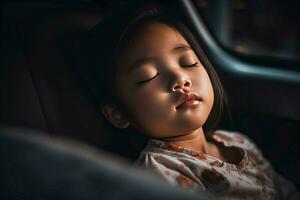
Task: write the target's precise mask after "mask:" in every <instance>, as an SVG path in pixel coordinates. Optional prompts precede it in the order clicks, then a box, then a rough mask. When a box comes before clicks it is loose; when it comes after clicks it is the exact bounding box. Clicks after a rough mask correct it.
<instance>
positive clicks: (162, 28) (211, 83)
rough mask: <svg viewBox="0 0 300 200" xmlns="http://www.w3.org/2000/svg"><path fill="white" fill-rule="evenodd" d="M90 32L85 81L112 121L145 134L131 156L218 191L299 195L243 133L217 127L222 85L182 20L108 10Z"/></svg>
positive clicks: (171, 179) (172, 180) (152, 12)
mask: <svg viewBox="0 0 300 200" xmlns="http://www.w3.org/2000/svg"><path fill="white" fill-rule="evenodd" d="M91 35H92V36H91V38H93V39H92V40H93V44H92V45H94V50H93V52H94V53H93V55H92V56H91V57H94V60H93V59H91V60H89V61H87V62H88V63H87V64H86V67H88V68H89V70H91V71H92V70H94V71H93V72H92V75H91V76H90V77H89V80H88V82H90V86H91V91H92V92H93V93H94V94H95V97H96V98H98V100H99V101H98V102H99V109H100V111H101V113H102V114H103V115H104V116H105V118H106V119H107V121H108V122H109V123H111V125H113V126H114V127H115V128H118V129H126V128H129V127H131V128H133V129H135V130H136V131H137V132H138V133H140V134H143V135H145V136H147V138H148V143H147V145H146V147H145V148H144V150H143V151H142V152H141V153H140V156H139V158H138V159H137V161H136V164H138V165H141V166H144V167H146V168H149V169H151V170H154V171H155V173H157V174H159V175H160V176H161V177H162V178H163V179H164V180H166V181H167V182H168V183H169V184H171V185H174V186H178V187H182V188H185V189H187V190H191V191H195V192H198V191H199V192H203V191H205V192H208V193H210V194H212V195H214V196H216V197H221V198H232V199H280V198H281V199H285V198H299V195H298V193H297V191H296V189H295V187H294V185H293V184H292V183H290V182H289V181H287V180H285V179H284V178H283V177H282V176H280V175H279V174H277V173H276V172H275V171H274V170H273V168H272V166H271V165H270V163H269V162H268V161H267V160H266V159H265V158H264V157H263V155H262V153H261V151H260V150H259V149H258V147H257V146H256V145H255V144H254V143H253V142H252V141H251V140H250V139H249V138H248V137H247V136H245V135H243V134H242V133H238V132H234V131H227V130H216V129H215V127H216V125H217V123H218V120H219V118H220V116H221V113H222V110H223V107H224V101H225V100H224V98H225V97H224V91H223V88H222V85H221V82H220V80H219V78H218V76H217V74H216V72H215V70H214V68H213V66H212V65H211V63H210V62H209V60H208V58H207V57H206V55H205V52H204V51H203V50H202V49H201V47H200V46H199V44H198V43H197V42H196V40H195V38H194V36H193V34H192V33H191V31H190V30H189V29H188V27H187V26H186V25H185V24H184V23H182V21H180V20H179V19H177V18H176V17H172V14H171V13H168V14H166V13H164V12H163V11H162V10H160V9H158V8H151V9H144V10H142V11H141V10H139V11H137V12H130V14H120V13H118V14H114V15H113V16H108V17H107V19H104V21H103V22H101V23H100V24H99V25H97V26H96V27H95V28H93V29H92V30H91ZM95 38H96V39H95ZM96 49H97V50H96ZM91 83H92V84H91Z"/></svg>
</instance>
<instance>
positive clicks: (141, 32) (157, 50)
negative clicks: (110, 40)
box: [121, 21, 188, 67]
mask: <svg viewBox="0 0 300 200" xmlns="http://www.w3.org/2000/svg"><path fill="white" fill-rule="evenodd" d="M180 44H185V45H188V42H187V41H186V40H185V38H184V37H183V36H182V35H181V34H180V33H179V32H178V31H177V30H176V29H175V28H173V27H171V26H169V25H167V24H164V23H161V22H156V21H153V22H148V23H146V24H145V25H142V26H141V27H140V28H139V29H138V30H137V31H136V32H135V33H134V34H133V35H131V38H130V39H129V42H128V45H127V48H126V49H125V51H123V53H122V55H121V60H122V65H123V67H124V65H126V64H130V63H132V62H134V61H135V60H137V59H140V58H147V57H159V56H164V55H166V54H167V53H168V52H169V51H170V50H171V49H173V48H175V47H176V46H178V45H180Z"/></svg>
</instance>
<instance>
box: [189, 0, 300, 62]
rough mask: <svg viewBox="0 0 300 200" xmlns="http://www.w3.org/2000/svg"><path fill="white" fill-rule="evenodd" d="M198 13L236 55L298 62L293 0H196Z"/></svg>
mask: <svg viewBox="0 0 300 200" xmlns="http://www.w3.org/2000/svg"><path fill="white" fill-rule="evenodd" d="M195 2H196V5H197V7H198V9H199V12H200V15H201V16H202V17H203V18H204V20H205V21H206V24H207V26H208V28H209V30H210V31H211V32H212V34H213V35H214V36H215V37H216V39H217V40H218V41H219V43H220V44H221V45H222V46H223V47H225V48H228V49H229V50H232V51H233V52H235V53H238V54H240V55H247V56H256V57H262V58H266V57H276V58H279V59H287V60H291V61H297V62H299V58H300V12H299V4H297V1H292V0H289V1H280V0H275V1H270V0H254V1H246V0H221V1H216V0H212V1H208V0H196V1H195Z"/></svg>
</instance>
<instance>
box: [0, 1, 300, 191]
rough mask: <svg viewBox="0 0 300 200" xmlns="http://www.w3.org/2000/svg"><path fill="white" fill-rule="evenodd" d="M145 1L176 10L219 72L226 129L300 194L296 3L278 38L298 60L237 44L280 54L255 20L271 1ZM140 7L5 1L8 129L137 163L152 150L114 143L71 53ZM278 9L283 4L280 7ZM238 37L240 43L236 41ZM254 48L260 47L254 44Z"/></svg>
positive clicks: (3, 84) (1, 80) (2, 96)
mask: <svg viewBox="0 0 300 200" xmlns="http://www.w3.org/2000/svg"><path fill="white" fill-rule="evenodd" d="M146 2H147V3H151V2H155V3H159V4H162V6H168V7H171V9H174V10H176V12H178V15H181V16H182V17H183V19H184V20H185V21H186V22H187V24H188V25H189V26H190V28H191V29H192V31H193V33H194V34H195V36H196V37H197V39H198V41H199V43H200V44H201V45H202V46H203V48H204V49H205V51H206V53H207V54H208V57H209V59H210V61H211V62H212V63H213V65H214V66H215V69H216V71H217V73H218V75H219V77H220V78H221V81H222V83H223V86H224V88H225V91H226V92H227V97H228V103H229V106H228V109H226V111H225V112H224V115H223V119H222V121H221V123H220V124H219V126H218V128H220V129H228V130H235V131H239V132H242V133H244V134H246V135H248V136H249V137H250V138H251V139H252V140H253V141H255V143H256V144H257V145H258V147H259V148H260V149H261V150H262V152H263V154H264V156H265V157H266V158H267V159H268V160H269V161H270V162H271V163H272V165H273V166H274V168H275V170H276V171H278V172H279V173H280V174H282V175H283V176H284V177H286V178H287V179H289V180H291V181H292V182H293V183H294V184H295V185H296V187H298V188H299V186H300V171H299V170H298V169H299V168H300V161H299V154H300V147H299V141H300V106H299V102H300V68H299V67H300V59H299V58H300V30H299V27H300V14H299V12H297V11H295V7H296V8H297V5H296V3H293V1H287V2H286V4H284V5H285V7H284V6H282V9H283V11H280V12H279V11H278V12H277V14H278V13H279V14H281V15H284V16H285V15H288V17H290V18H293V21H292V22H290V23H293V24H287V25H286V27H284V29H285V32H284V31H282V32H281V35H280V37H281V39H282V40H281V43H284V44H282V45H286V46H287V47H286V49H287V50H286V51H285V52H289V50H291V49H293V54H291V55H292V56H291V57H288V56H282V57H280V56H276V55H275V54H268V55H263V54H260V52H259V51H258V50H255V48H253V49H254V50H253V51H251V45H249V46H247V45H246V44H247V43H246V44H244V46H243V45H241V44H239V43H238V42H240V41H242V39H243V37H242V36H243V34H244V32H247V31H248V33H249V31H250V30H251V31H250V35H254V36H255V37H253V38H255V39H256V40H257V41H259V40H262V41H264V40H265V41H267V42H269V46H267V47H265V49H266V51H267V50H270V49H274V48H275V47H274V46H275V44H274V43H272V37H271V35H272V34H269V35H263V34H262V33H261V32H260V31H262V30H265V29H268V27H267V28H264V27H260V29H256V28H255V27H254V26H253V27H252V25H253V24H251V20H250V19H249V18H254V17H255V16H254V14H253V12H254V11H255V12H259V14H260V15H263V14H264V12H269V10H268V9H267V7H268V5H269V4H271V3H270V1H253V2H252V1H251V3H250V2H248V1H225V0H224V1H223V0H222V1H204V0H202V1H201V0H198V1H187V0H181V1H145V2H143V3H146ZM228 2H229V3H228ZM136 3H137V1H133V0H132V1H87V0H83V1H46V0H45V1H26V2H25V1H4V2H2V3H1V22H2V23H1V35H2V37H1V55H2V57H1V61H2V64H1V68H0V70H1V72H0V125H1V126H5V127H14V128H19V129H24V130H28V129H29V130H37V131H38V133H43V134H46V135H47V136H50V137H52V136H60V137H65V138H71V139H75V140H77V141H80V142H82V143H85V144H89V145H91V146H94V147H96V148H99V149H101V150H104V151H107V152H111V153H113V154H116V155H118V156H121V157H122V158H125V159H128V160H130V161H133V160H134V159H135V158H136V157H137V156H138V152H139V150H141V148H142V147H143V145H144V142H145V140H144V138H142V137H140V136H137V135H131V134H130V133H129V132H125V133H123V132H122V133H117V134H119V135H118V137H119V138H120V140H117V141H116V140H113V138H112V134H111V129H110V128H111V127H109V126H108V125H107V122H106V121H105V119H104V118H103V116H101V115H100V113H99V109H98V108H97V106H95V105H94V104H93V103H92V102H91V101H90V100H89V98H88V95H87V94H86V92H85V90H84V87H83V86H82V85H81V83H80V81H79V80H78V77H77V76H76V74H75V73H74V70H72V66H70V64H69V63H70V62H69V61H68V60H67V58H66V54H65V53H66V52H65V51H66V49H68V48H71V46H68V45H69V43H68V42H66V43H65V41H68V40H69V39H70V38H76V36H78V34H80V33H82V32H84V31H86V30H88V29H89V28H90V27H93V26H94V25H96V24H97V23H99V22H100V21H101V20H102V18H103V17H105V15H106V14H107V13H109V12H113V11H114V8H115V7H124V6H125V5H126V4H136ZM268 3H269V4H268ZM273 4H274V6H275V7H276V6H277V7H280V5H281V4H280V2H279V1H275V3H274V2H273ZM273 4H272V5H273ZM243 6H244V7H243ZM298 8H299V6H298ZM243 9H244V10H243ZM296 10H297V9H296ZM250 11H253V12H250ZM255 12H254V13H255ZM251 13H252V14H253V16H252V15H251ZM244 16H246V18H243V17H244ZM269 16H272V15H269ZM274 16H276V12H275V14H274ZM247 17H248V18H247ZM288 19H289V18H288ZM247 20H248V21H247ZM258 21H259V19H258ZM271 21H272V20H271ZM278 23H279V24H280V22H278ZM224 24H225V25H224ZM226 24H228V26H226ZM282 24H284V23H282ZM235 26H238V28H236V27H235ZM281 27H283V25H282V26H281ZM247 28H248V29H249V30H248V29H247ZM289 28H290V29H289ZM282 29H283V28H282ZM232 30H234V32H233V31H232ZM270 30H271V31H274V30H279V29H276V28H274V29H271V28H270ZM243 31H244V32H243ZM274 32H275V31H274ZM289 32H292V33H295V34H294V35H295V36H294V39H293V40H292V39H291V41H292V42H289V41H288V40H286V39H283V38H284V37H289V38H290V37H291V35H292V33H291V34H290V35H288V33H289ZM297 33H298V35H297ZM273 34H275V33H273ZM233 36H237V37H238V39H240V40H236V41H232V40H233V39H232V38H233ZM268 37H270V38H268ZM226 38H227V39H226ZM228 38H231V39H230V40H231V43H230V42H228V41H229V39H228ZM241 38H242V39H241ZM274 38H275V36H274ZM275 39H276V38H275ZM224 41H225V42H224ZM237 41H238V42H237ZM246 41H248V42H249V41H250V39H249V38H248V40H246ZM276 41H277V39H276ZM234 42H235V43H234ZM267 42H266V43H267ZM249 44H252V45H253V46H255V45H256V44H255V43H251V41H250V42H249ZM272 44H273V46H272ZM289 45H290V46H289ZM256 48H257V49H258V47H257V45H256ZM268 52H270V51H268ZM24 134H26V131H24ZM115 136H116V135H114V137H115Z"/></svg>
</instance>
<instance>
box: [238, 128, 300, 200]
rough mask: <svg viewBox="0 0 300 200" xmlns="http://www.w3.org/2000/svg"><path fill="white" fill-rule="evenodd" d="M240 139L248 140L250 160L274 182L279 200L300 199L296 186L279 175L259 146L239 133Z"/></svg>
mask: <svg viewBox="0 0 300 200" xmlns="http://www.w3.org/2000/svg"><path fill="white" fill-rule="evenodd" d="M237 135H239V136H240V137H243V138H244V139H245V140H246V142H245V143H246V144H247V152H248V154H249V159H252V161H253V163H255V165H256V166H255V167H257V168H258V169H259V170H260V171H262V172H263V173H265V174H266V176H268V178H270V179H271V180H272V181H273V184H274V187H275V190H276V191H277V195H278V198H279V199H292V200H293V199H295V200H296V199H300V194H299V192H298V191H297V189H296V187H295V185H294V184H293V183H292V182H290V181H289V180H287V179H285V178H284V177H283V176H282V175H280V174H279V173H277V172H276V171H275V170H274V168H273V166H272V165H271V164H270V162H269V161H268V160H267V159H266V158H265V157H264V156H263V153H262V151H261V150H260V149H259V148H258V147H257V145H256V144H255V143H254V142H253V141H252V140H251V139H250V138H249V137H247V136H245V135H243V134H240V133H237Z"/></svg>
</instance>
